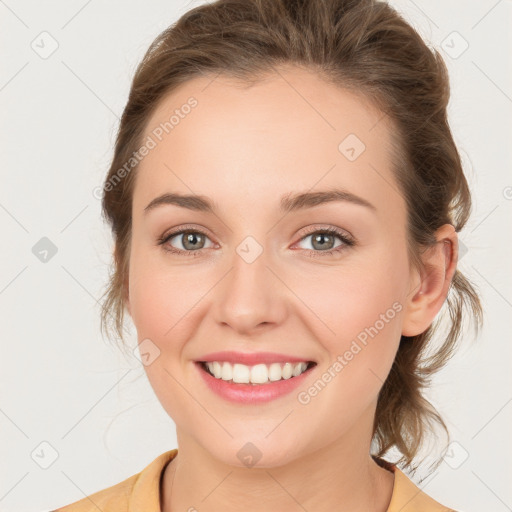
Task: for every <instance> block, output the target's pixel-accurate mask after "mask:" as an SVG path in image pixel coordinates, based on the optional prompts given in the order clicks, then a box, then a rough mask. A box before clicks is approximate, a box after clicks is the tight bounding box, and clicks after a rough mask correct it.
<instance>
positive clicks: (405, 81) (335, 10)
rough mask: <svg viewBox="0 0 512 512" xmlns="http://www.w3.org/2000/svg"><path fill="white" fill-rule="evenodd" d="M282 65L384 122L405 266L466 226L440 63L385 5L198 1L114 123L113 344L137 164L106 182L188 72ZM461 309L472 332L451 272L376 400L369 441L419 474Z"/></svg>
mask: <svg viewBox="0 0 512 512" xmlns="http://www.w3.org/2000/svg"><path fill="white" fill-rule="evenodd" d="M280 65H295V66H299V67H302V68H306V69H310V70H312V71H313V72H315V73H316V74H317V76H318V77H320V78H322V79H324V80H326V81H327V82H329V83H333V84H336V85H338V86H339V87H340V88H344V89H346V90H349V91H353V92H357V93H358V94H359V95H362V97H365V98H367V99H368V100H369V101H371V102H372V104H373V105H375V106H376V107H377V108H378V109H379V110H380V111H381V112H382V113H383V115H387V116H388V118H389V119H390V120H391V123H392V125H393V128H394V129H393V134H392V137H393V141H394V145H393V150H392V154H391V155H390V156H391V159H392V170H393V173H394V176H395V178H396V182H397V183H398V184H399V188H400V193H401V194H402V195H403V197H404V199H405V202H406V207H407V250H408V255H409V262H410V265H411V266H414V268H416V269H417V270H418V271H421V272H422V275H423V274H424V271H425V268H424V266H423V263H422V260H421V255H422V253H423V252H424V251H425V250H427V249H428V248H429V247H431V246H432V245H433V244H435V243H436V238H435V236H434V233H435V231H436V230H437V229H438V228H440V227H441V226H442V225H443V224H447V223H449V224H452V225H453V226H454V227H455V230H456V231H457V232H459V231H460V230H461V229H462V228H463V227H464V225H465V224H466V222H467V220H468V217H469V215H470V211H471V196H470V191H469V187H468V183H467V181H466V178H465V176H464V172H463V169H462V164H461V158H460V155H459V153H458V150H457V148H456V145H455V143H454V140H453V137H452V134H451V131H450V128H449V125H448V122H447V104H448V100H449V96H450V90H449V78H448V71H447V68H446V65H445V63H444V61H443V59H442V57H441V56H440V54H439V53H438V52H437V51H436V50H435V49H431V48H429V47H428V46H427V44H426V43H425V42H424V41H423V40H422V38H421V37H420V35H419V34H418V33H417V32H416V31H415V30H414V29H413V28H412V27H411V26H410V25H409V24H408V23H407V22H406V21H405V20H404V19H403V18H402V17H401V16H400V15H399V14H398V13H397V12H396V11H395V10H394V9H393V8H392V7H390V6H389V5H388V4H387V3H385V2H382V1H376V0H309V1H308V0H218V1H216V2H212V3H210V4H205V5H200V6H198V7H195V8H193V9H191V10H189V11H188V12H186V13H185V14H184V15H183V16H182V17H181V18H180V19H179V20H178V21H177V22H176V23H174V24H173V25H171V26H170V27H169V28H167V29H166V30H164V31H163V32H162V33H161V34H160V35H159V36H158V37H157V38H156V39H155V40H154V42H153V43H152V44H151V46H150V47H149V49H148V51H147V52H146V54H145V56H144V58H143V60H142V62H141V63H140V64H139V65H138V67H137V69H136V72H135V76H134V78H133V83H132V86H131V90H130V94H129V98H128V101H127V104H126V107H125V109H124V112H123V115H122V118H121V121H120V126H119V130H118V134H117V139H116V144H115V151H114V156H113V160H112V163H111V167H110V169H109V172H108V175H107V177H106V179H105V185H104V193H103V197H102V209H103V215H104V216H105V218H106V220H107V221H108V223H109V224H110V225H111V228H112V232H113V236H114V242H115V251H114V261H113V271H112V272H111V275H110V280H109V283H108V286H107V288H106V291H105V293H104V295H103V298H104V301H103V303H102V314H101V328H102V331H106V332H108V334H109V338H110V339H114V338H117V339H118V340H119V339H120V340H122V341H123V342H124V341H125V340H124V338H123V328H124V310H125V304H126V293H127V289H126V283H127V278H128V269H129V253H130V240H131V226H132V219H131V212H132V198H133V190H134V183H135V177H136V172H137V166H136V165H135V166H134V167H133V169H131V171H130V172H128V173H125V174H126V175H125V176H124V175H123V179H121V180H118V182H117V183H116V184H115V186H112V183H113V181H112V180H113V179H114V178H115V177H116V173H118V171H119V169H121V168H123V166H124V165H125V163H126V162H128V161H129V160H130V158H131V157H132V155H133V153H134V152H135V151H137V150H138V148H139V147H140V146H141V144H142V137H143V134H144V132H145V129H146V127H147V124H148V120H149V118H150V116H151V115H152V113H153V112H154V111H155V109H156V108H157V107H158V105H159V104H160V103H161V101H162V100H163V98H164V97H166V96H167V95H168V94H170V93H171V92H172V91H174V90H175V89H176V88H177V87H178V86H179V85H180V84H183V83H184V82H186V81H188V80H190V79H193V78H196V77H200V76H205V75H211V76H212V77H213V76H215V75H216V74H219V73H222V74H223V75H226V76H230V77H233V78H237V79H240V80H241V81H242V82H245V83H247V84H249V85H250V84H254V83H257V82H258V80H259V79H261V78H262V77H263V76H265V75H268V74H269V73H271V72H272V71H273V70H275V69H276V68H277V67H278V66H280ZM117 176H119V175H118V174H117ZM109 183H110V186H107V184H109ZM446 309H447V310H448V311H447V312H446ZM465 309H467V314H468V315H469V316H470V317H472V318H473V319H474V321H475V326H476V330H477V331H478V329H479V328H480V327H481V324H482V315H483V312H482V306H481V304H480V300H479V297H478V294H477V292H476V291H475V288H474V287H473V285H472V284H471V283H470V281H469V280H468V279H467V278H466V277H464V276H463V274H462V273H461V272H460V270H458V269H457V270H456V271H455V274H454V276H453V279H452V281H451V284H450V288H449V291H448V296H447V299H446V301H445V303H444V304H443V306H442V309H441V312H440V313H442V314H440V315H439V318H437V319H436V321H435V322H433V323H432V325H431V326H430V327H429V328H428V329H427V330H426V331H424V332H423V333H421V334H419V335H417V336H411V337H407V336H402V339H401V341H400V346H399V349H398V352H397V354H396V358H395V360H394V363H393V365H392V368H391V371H390V373H389V376H388V378H387V380H386V381H385V383H384V385H383V387H382V389H381V391H380V394H379V398H378V403H377V409H376V415H375V421H374V433H373V439H372V441H373V443H374V446H376V447H377V448H376V453H375V455H376V456H382V455H384V454H385V453H386V452H388V450H390V449H391V448H395V449H398V450H399V451H400V453H401V454H402V455H401V458H400V459H399V460H398V461H395V462H396V463H402V464H403V465H404V466H407V467H408V468H409V469H410V470H414V469H415V468H416V467H417V466H416V467H415V466H414V464H413V462H414V460H415V458H416V456H417V455H418V453H419V450H420V448H421V446H422V443H423V441H424V440H425V435H426V434H427V433H428V432H433V431H434V427H436V426H438V427H439V426H440V427H442V430H444V432H445V433H446V434H448V430H447V427H446V425H445V423H444V421H443V419H442V418H441V416H440V415H439V414H438V412H437V411H436V409H435V408H434V407H433V406H432V405H431V403H430V402H429V401H428V400H427V399H426V398H425V396H424V393H425V390H426V389H427V388H428V386H429V383H430V380H431V377H432V375H433V374H434V373H435V372H436V371H438V370H439V369H440V368H441V367H443V366H444V365H445V363H446V362H447V361H448V359H449V358H450V357H451V355H452V354H453V353H454V351H455V349H456V347H457V345H458V342H459V339H460V338H461V335H462V332H463V329H462V327H463V318H465V316H466V313H465V312H464V310H465ZM442 319H447V321H448V324H449V326H448V329H447V332H446V333H441V331H440V327H441V325H440V323H441V320H442Z"/></svg>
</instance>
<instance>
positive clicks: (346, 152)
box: [134, 67, 397, 210]
mask: <svg viewBox="0 0 512 512" xmlns="http://www.w3.org/2000/svg"><path fill="white" fill-rule="evenodd" d="M191 98H192V100H191ZM190 105H194V106H193V107H191V106H190ZM391 131H392V129H391V127H390V126H389V122H388V118H387V117H385V116H384V115H383V113H382V112H381V111H379V110H378V109H377V108H375V107H374V105H373V104H372V103H371V102H370V101H369V100H368V99H367V98H365V97H364V96H362V95H359V94H356V93H354V92H350V91H348V90H345V89H342V88H340V87H337V86H335V85H333V84H329V83H327V82H325V81H323V80H321V79H320V78H318V76H316V75H315V74H314V73H313V72H311V71H309V70H304V69H299V68H293V67H292V68H281V69H279V70H278V72H277V73H275V74H272V75H267V76H266V77H265V78H264V79H263V80H262V81H261V82H258V83H256V84H254V85H251V86H249V85H248V84H244V83H240V82H237V81H234V80H233V79H230V78H229V77H227V76H225V75H213V76H205V77H200V78H194V79H192V80H189V81H188V82H186V83H184V84H182V85H181V86H180V87H179V88H178V89H176V90H175V91H173V92H172V93H171V94H169V95H167V96H166V97H165V98H164V99H163V100H162V101H161V102H160V104H159V105H158V108H157V109H156V110H155V112H154V113H153V115H152V116H151V118H150V120H149V121H148V123H147V126H146V130H145V135H144V140H147V138H148V137H149V138H151V139H153V141H154V143H155V146H154V148H153V149H151V151H149V152H148V154H147V155H146V156H145V157H144V158H143V160H142V161H141V162H140V164H139V167H138V169H137V174H138V175H137V185H136V187H135V192H134V207H135V208H137V209H138V210H143V208H144V207H145V206H146V204H147V203H148V202H149V201H150V200H151V199H153V198H154V197H155V196H156V195H159V194H162V193H163V192H170V191H178V192H181V193H187V194H190V193H195V194H205V195H211V196H214V197H215V199H216V202H217V199H218V200H219V202H223V201H225V200H226V201H227V200H231V201H233V199H235V200H236V198H234V197H233V191H238V192H240V191H242V192H245V195H244V197H238V198H237V200H238V201H239V202H244V203H245V204H247V203H248V202H251V201H254V203H255V204H258V202H259V203H260V204H261V201H266V200H267V199H270V198H274V199H275V200H276V201H277V198H278V197H281V196H282V195H284V194H286V193H288V192H290V191H292V190H297V191H299V190H300V191H302V190H309V189H316V188H318V189H324V188H329V187H332V186H343V187H344V188H346V189H348V190H350V191H351V192H353V193H355V194H357V195H360V196H363V197H365V198H367V199H368V200H369V201H370V202H372V203H374V204H376V203H379V202H380V201H381V200H382V193H383V192H384V193H385V195H386V197H387V198H388V199H389V197H390V194H397V189H396V187H395V186H393V176H392V173H391V161H390V151H391V140H390V136H391ZM385 189H386V190H385ZM247 192H250V194H249V195H248V194H247ZM379 196H380V197H379Z"/></svg>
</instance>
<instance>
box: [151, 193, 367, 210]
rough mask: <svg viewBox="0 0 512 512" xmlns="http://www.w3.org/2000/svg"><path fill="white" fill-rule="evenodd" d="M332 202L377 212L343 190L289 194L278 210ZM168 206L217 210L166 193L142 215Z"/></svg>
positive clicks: (206, 201)
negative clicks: (349, 204) (362, 207)
mask: <svg viewBox="0 0 512 512" xmlns="http://www.w3.org/2000/svg"><path fill="white" fill-rule="evenodd" d="M333 201H342V202H348V203H352V204H357V205H359V206H364V207H366V208H368V209H370V210H372V211H374V212H376V211H377V208H376V207H375V206H374V205H373V204H372V203H370V202H369V201H367V200H366V199H363V198H362V197H359V196H357V195H355V194H353V193H352V192H349V191H348V190H344V189H332V190H325V191H318V192H300V193H289V194H286V195H284V196H282V197H281V200H280V210H281V212H283V213H289V212H293V211H298V210H305V209H307V208H312V207H314V206H318V205H321V204H324V203H331V202H333ZM168 204H171V205H175V206H180V207H181V208H187V209H189V210H194V211H198V212H205V213H215V211H216V209H217V208H216V206H215V203H213V202H212V201H210V199H208V198H207V197H205V196H198V195H192V194H189V195H183V194H178V193H167V194H162V195H161V196H158V197H155V198H154V199H153V200H152V201H151V202H150V203H149V204H148V205H147V206H146V207H145V208H144V214H147V213H148V212H149V211H151V210H153V209H155V208H156V207H158V206H162V205H168Z"/></svg>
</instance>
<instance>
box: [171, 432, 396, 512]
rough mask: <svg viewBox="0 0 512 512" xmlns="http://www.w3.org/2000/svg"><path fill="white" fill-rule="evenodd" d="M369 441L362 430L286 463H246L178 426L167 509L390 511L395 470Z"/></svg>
mask: <svg viewBox="0 0 512 512" xmlns="http://www.w3.org/2000/svg"><path fill="white" fill-rule="evenodd" d="M354 434H355V433H354ZM369 445H370V442H369V440H368V442H367V443H361V431H360V430H359V432H358V433H357V436H356V435H350V434H347V435H346V436H344V437H343V438H338V439H336V440H335V442H334V443H331V444H329V445H326V446H323V447H322V448H321V449H320V450H316V451H314V452H311V453H308V454H306V455H304V456H302V457H300V458H299V459H295V460H293V461H292V462H290V463H288V464H285V465H281V466H274V467H270V468H258V467H256V466H255V467H252V468H242V467H238V466H231V465H226V464H224V463H223V462H222V461H219V460H218V459H216V458H214V457H212V456H211V454H210V453H209V452H207V451H205V450H204V449H203V448H202V447H201V446H200V445H198V444H197V443H196V442H195V440H194V439H192V438H190V437H188V436H186V435H184V434H183V433H182V432H180V430H179V429H178V447H179V449H178V454H177V455H176V457H175V458H174V459H173V460H172V461H171V462H170V463H169V464H168V465H167V467H166V469H165V472H164V476H163V479H162V494H161V496H162V498H161V503H162V512H175V511H178V510H186V511H195V510H201V511H202V512H210V511H211V512H213V511H219V510H222V511H223V512H231V511H237V512H239V511H240V510H244V511H247V512H252V511H261V510H265V511H267V512H273V511H277V510H287V511H290V512H295V511H297V512H299V511H300V512H304V510H311V511H312V510H314V511H315V512H320V511H324V510H325V511H332V510H337V511H339V512H348V511H351V512H362V511H368V510H372V511H373V512H385V511H386V510H387V508H388V505H389V502H390V501H391V495H392V491H393V485H394V475H393V473H392V472H390V471H388V470H386V469H384V468H382V467H380V466H379V465H378V464H377V463H376V462H375V461H374V460H373V459H372V458H371V456H370V455H369Z"/></svg>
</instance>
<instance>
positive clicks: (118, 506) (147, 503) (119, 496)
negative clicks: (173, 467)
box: [52, 449, 177, 512]
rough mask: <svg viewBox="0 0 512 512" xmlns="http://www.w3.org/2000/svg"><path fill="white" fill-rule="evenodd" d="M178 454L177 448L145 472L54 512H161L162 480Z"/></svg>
mask: <svg viewBox="0 0 512 512" xmlns="http://www.w3.org/2000/svg"><path fill="white" fill-rule="evenodd" d="M176 454H177V449H174V450H170V451H167V452H165V453H162V454H161V455H159V456H158V457H157V458H156V459H154V460H153V461H152V462H151V463H150V464H149V465H148V466H146V467H145V468H144V469H143V470H142V471H140V472H139V473H137V474H135V475H132V476H130V477H129V478H127V479H126V480H123V481H122V482H119V483H118V484H115V485H112V486H111V487H107V488H105V489H102V490H100V491H97V492H95V493H93V494H90V495H88V496H86V497H85V498H82V499H80V500H78V501H75V502H74V503H71V504H69V505H66V506H63V507H60V508H58V509H55V510H54V511H52V512H98V510H101V511H102V512H128V511H129V510H137V509H138V508H140V507H143V508H142V509H147V510H151V509H153V510H160V489H159V486H160V477H161V474H162V471H163V469H164V468H165V466H166V465H167V463H168V462H170V461H171V460H172V459H173V458H174V457H175V456H176ZM136 506H137V507H136Z"/></svg>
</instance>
